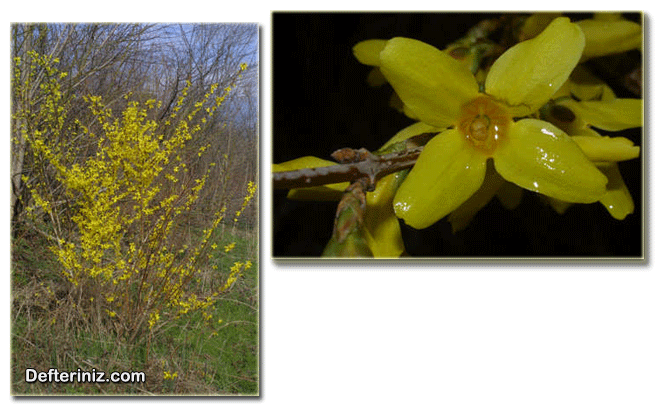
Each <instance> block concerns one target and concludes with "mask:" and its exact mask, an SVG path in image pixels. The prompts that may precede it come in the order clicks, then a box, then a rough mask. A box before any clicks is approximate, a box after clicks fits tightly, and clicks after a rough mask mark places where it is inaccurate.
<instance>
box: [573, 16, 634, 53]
mask: <svg viewBox="0 0 660 406" xmlns="http://www.w3.org/2000/svg"><path fill="white" fill-rule="evenodd" d="M576 24H577V25H579V26H580V28H581V29H582V32H583V33H584V36H585V39H586V45H585V47H584V54H583V56H582V60H586V59H589V58H594V57H597V56H603V55H612V54H618V53H621V52H625V51H629V50H631V49H641V47H642V26H641V25H639V24H637V23H634V22H632V21H627V20H618V21H603V20H582V21H578V22H576Z"/></svg>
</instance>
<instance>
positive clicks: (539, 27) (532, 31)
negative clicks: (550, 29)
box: [518, 13, 561, 41]
mask: <svg viewBox="0 0 660 406" xmlns="http://www.w3.org/2000/svg"><path fill="white" fill-rule="evenodd" d="M557 17H561V14H560V13H534V14H532V15H531V16H529V17H527V18H526V19H525V22H524V23H523V25H522V27H521V28H520V33H519V34H518V41H526V40H528V39H531V38H534V37H536V36H537V35H539V34H540V33H541V32H542V31H543V30H544V29H545V28H546V27H547V26H548V25H549V24H550V23H551V22H552V21H553V20H554V19H555V18H557Z"/></svg>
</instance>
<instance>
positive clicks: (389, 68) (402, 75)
mask: <svg viewBox="0 0 660 406" xmlns="http://www.w3.org/2000/svg"><path fill="white" fill-rule="evenodd" d="M380 70H381V72H382V73H383V75H384V76H385V77H386V78H387V81H388V82H390V84H391V85H392V87H393V88H394V90H395V91H396V92H397V94H398V95H399V97H400V98H401V100H402V101H403V103H404V104H405V106H406V107H407V108H409V109H410V110H412V111H413V113H414V115H415V116H416V117H418V118H419V119H420V120H421V121H424V122H425V123H427V124H430V125H433V126H436V127H441V128H442V127H446V126H448V125H450V124H453V123H454V120H455V119H456V117H457V116H458V114H459V112H460V108H461V106H462V105H463V104H465V103H467V102H468V101H470V100H472V99H473V98H475V97H476V96H477V94H478V92H479V85H478V84H477V81H476V80H475V78H474V76H472V73H470V71H469V70H468V69H467V68H465V67H464V66H463V65H461V63H460V62H458V61H456V60H455V59H454V58H452V57H451V56H449V55H447V54H446V53H444V52H442V51H440V50H439V49H437V48H434V47H432V46H431V45H428V44H425V43H423V42H421V41H417V40H413V39H409V38H393V39H391V40H389V41H388V42H387V45H386V46H385V49H383V51H382V52H381V53H380Z"/></svg>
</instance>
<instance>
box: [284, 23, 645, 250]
mask: <svg viewBox="0 0 660 406" xmlns="http://www.w3.org/2000/svg"><path fill="white" fill-rule="evenodd" d="M275 17H276V18H275V20H274V22H275V27H276V28H275V29H276V32H277V33H279V34H278V36H277V37H278V38H280V41H279V42H276V44H275V47H276V48H277V49H279V50H280V52H279V53H276V55H280V56H279V57H278V58H280V61H281V62H279V61H278V60H277V59H276V60H275V61H274V65H275V67H276V72H283V70H278V68H277V67H278V66H281V67H282V68H283V69H284V67H285V66H292V65H291V64H296V63H297V65H295V66H299V69H298V75H299V78H300V80H299V81H297V82H295V83H292V82H286V86H285V87H282V86H280V85H277V83H276V86H275V88H274V95H275V99H274V106H275V110H274V120H275V121H274V126H275V128H276V131H275V135H274V160H273V162H274V163H275V165H274V169H273V170H274V171H288V170H291V169H296V168H294V166H295V165H294V163H296V162H297V167H298V169H302V170H303V172H301V173H302V174H303V175H301V176H300V178H299V179H298V183H295V182H293V183H291V182H283V183H282V182H279V183H278V179H279V180H281V179H283V178H286V177H289V176H291V175H288V174H287V175H284V174H283V175H284V176H283V175H278V176H276V177H275V176H274V178H273V179H274V180H275V182H276V187H275V189H276V190H278V189H284V190H283V191H282V192H276V195H275V196H276V201H275V208H276V211H275V216H276V217H275V224H274V230H275V234H274V243H275V251H274V256H276V257H277V256H280V255H282V254H283V253H286V252H289V253H293V252H295V251H296V250H298V249H300V251H299V252H301V253H302V252H316V254H312V256H317V255H320V254H321V251H323V254H322V256H325V257H328V256H329V257H340V256H346V255H348V256H354V255H358V256H372V255H373V256H375V257H377V258H383V257H391V256H396V255H397V254H396V253H397V252H399V249H398V248H397V249H391V247H393V246H399V242H400V241H401V244H400V246H401V250H400V251H401V255H405V256H408V255H410V256H413V257H418V256H420V255H421V256H428V255H432V256H436V255H449V256H460V255H464V256H475V255H476V256H488V255H497V256H501V255H510V256H521V255H522V256H525V255H544V256H547V255H558V256H562V255H583V253H591V254H590V255H607V254H608V253H612V255H622V254H623V255H626V253H631V254H632V253H635V252H639V249H640V248H639V247H640V244H639V241H640V236H639V234H637V235H635V234H636V233H638V232H639V230H640V228H639V227H640V226H639V224H640V217H641V216H643V213H644V207H643V206H642V205H641V204H642V202H641V200H640V186H639V182H640V179H641V177H640V176H639V175H638V174H639V166H640V161H641V159H640V158H641V157H642V156H643V154H642V152H643V150H642V148H641V146H642V139H641V131H640V128H641V126H642V125H643V102H642V99H641V98H640V96H641V95H640V93H639V91H638V89H640V88H641V78H642V75H641V65H640V62H639V61H640V53H641V52H642V51H643V47H642V41H641V29H640V27H641V26H640V23H639V22H640V15H639V14H638V15H635V14H634V13H625V14H617V13H600V14H599V13H596V14H591V13H579V14H578V13H568V14H564V13H536V14H529V13H527V14H526V13H509V14H507V13H504V14H496V13H483V14H467V13H447V14H437V15H435V14H432V13H425V14H423V13H420V14H415V13H411V14H395V13H382V14H367V13H346V14H340V15H337V14H330V13H320V14H314V13H312V14H310V15H300V14H298V15H291V14H282V15H280V16H278V15H276V16H275ZM278 22H279V24H278ZM285 22H287V23H285ZM294 22H295V24H294ZM338 25H342V26H343V27H345V30H344V31H342V32H341V33H340V32H338V31H333V30H329V27H332V26H338ZM582 26H585V27H586V28H584V29H583V28H582ZM277 27H280V28H279V29H278V28H277ZM294 27H303V28H305V27H306V28H305V32H309V34H310V35H313V36H314V37H315V38H318V40H319V41H320V43H324V44H333V45H332V46H331V47H323V49H325V51H324V52H326V53H327V55H326V54H324V53H323V52H322V50H321V49H322V48H321V47H320V43H319V44H316V42H305V41H302V39H301V38H300V37H299V36H298V35H297V34H295V32H297V31H299V28H294ZM433 27H435V29H433ZM285 38H287V39H288V40H289V42H285ZM298 39H300V41H299V40H298ZM613 42H616V43H617V46H613V45H612V43H613ZM608 44H609V45H608ZM347 46H348V50H347V49H346V47H347ZM282 51H284V52H282ZM347 51H348V52H347ZM347 57H352V58H353V61H352V62H351V61H350V58H348V60H347ZM285 58H288V62H287V63H286V64H284V61H285V60H286V59H285ZM296 61H297V62H296ZM608 61H616V65H611V66H608ZM355 62H358V63H359V64H360V65H361V66H362V68H356V65H355ZM276 76H277V74H276ZM624 79H625V80H624ZM281 83H282V85H284V84H285V82H281ZM636 86H637V87H636ZM365 94H366V96H365ZM369 95H371V96H369ZM401 113H403V114H401ZM296 140H297V141H296ZM384 141H385V142H384ZM404 144H405V145H404ZM344 150H349V151H354V152H355V153H356V156H358V157H359V158H358V159H357V160H356V161H344V160H343V159H342V158H338V155H335V154H336V151H337V152H339V151H344ZM296 151H299V152H296ZM368 151H373V152H372V153H373V154H375V155H371V154H372V153H370V152H368ZM392 151H398V152H397V153H398V154H400V155H401V156H402V157H403V158H401V159H403V160H407V161H406V162H408V165H404V166H401V168H405V170H400V169H396V170H395V169H394V168H393V169H391V170H389V171H388V170H387V169H386V168H385V167H384V165H385V166H386V163H387V162H395V161H396V162H397V165H400V164H401V161H400V160H399V158H400V157H399V156H396V157H395V158H396V159H391V157H390V156H387V155H384V154H389V153H391V152H392ZM331 154H332V159H334V161H335V162H332V161H330V160H326V159H330V156H331ZM394 155H396V154H394ZM300 157H304V158H300ZM311 157H322V158H323V159H321V160H319V161H313V160H311V159H312V158H311ZM374 157H375V158H374ZM380 157H383V158H382V159H381V158H380ZM313 159H318V158H313ZM321 161H323V162H321ZM346 162H348V164H347V163H346ZM346 165H347V166H346ZM358 167H359V168H358ZM319 168H322V170H318V171H317V169H319ZM327 168H329V169H327ZM397 168H398V167H397ZM326 171H330V172H333V173H334V175H338V174H342V173H343V174H344V175H346V176H343V177H342V176H339V177H327V178H324V179H325V180H324V182H325V183H324V182H320V179H319V177H318V174H320V173H324V172H326ZM392 173H396V174H397V175H398V177H397V181H396V182H394V183H389V182H387V181H386V180H387V179H391V178H390V177H389V176H391V174H392ZM387 174H390V175H389V176H386V175H387ZM299 175H300V174H299ZM308 176H310V177H311V178H313V179H308ZM358 179H360V182H361V183H360V185H358V186H357V187H356V183H355V182H356V181H357V180H358ZM321 180H323V179H321ZM330 180H332V182H329V181H330ZM340 181H341V182H340ZM358 183H359V182H358ZM278 185H279V186H278ZM310 186H312V187H310ZM356 190H357V191H360V193H356ZM384 190H386V191H387V193H384V194H383V193H382V191H384ZM285 191H286V194H284V192H285ZM379 191H380V192H381V194H380V195H382V196H387V197H386V198H385V197H381V198H380V199H379V200H378V203H375V202H374V201H373V197H372V198H371V199H369V197H370V196H378V195H379ZM361 193H362V194H361ZM277 196H281V197H277ZM347 196H349V197H350V198H352V199H353V200H352V202H353V203H352V204H354V206H352V205H351V204H348V203H347V199H346V197H347ZM359 196H364V197H363V198H360V197H359ZM282 198H285V199H286V202H285V201H284V200H282ZM336 199H341V201H340V202H339V203H338V204H337V200H336ZM330 200H333V201H330ZM329 201H330V202H329ZM360 202H362V203H360ZM358 207H359V209H358ZM308 208H309V209H308ZM347 208H351V210H347ZM283 209H284V210H286V211H283ZM306 210H311V212H313V214H311V215H307V216H304V215H302V213H304V212H305V211H306ZM330 213H331V214H330ZM347 213H348V214H347ZM355 213H358V214H355ZM293 216H296V217H295V219H296V220H295V221H292V220H294V217H293ZM327 217H331V218H332V219H333V221H334V227H333V226H332V225H331V226H327V225H324V226H322V225H321V224H320V223H326V222H328V221H327V220H324V219H326V218H327ZM298 218H299V219H300V223H299V222H298V220H297V219H298ZM305 218H306V219H307V221H306V222H305V220H304V219H305ZM284 219H288V220H284ZM347 219H349V221H347ZM296 224H298V225H296ZM384 224H389V225H390V227H384ZM551 224H552V226H551ZM395 225H396V227H394V226H395ZM294 227H295V228H294ZM286 230H290V231H288V232H287V231H286ZM292 230H296V231H298V232H299V233H300V232H302V234H300V237H299V238H295V237H293V236H292V232H291V231H292ZM316 230H318V232H317V231H316ZM324 230H325V231H324ZM354 230H360V231H359V233H354ZM374 230H380V231H379V232H374ZM383 230H388V232H384V231H383ZM569 230H570V231H569ZM312 233H315V234H318V235H319V238H320V240H319V241H317V242H316V244H317V245H316V247H318V248H315V249H314V250H311V251H306V250H307V249H306V248H304V247H305V246H310V247H311V244H312V240H311V238H310V237H311V235H312ZM631 233H632V234H631ZM349 234H350V236H351V239H352V240H351V241H354V242H352V243H351V244H352V245H351V244H349V245H348V246H344V245H341V244H337V243H336V241H339V240H338V239H337V237H336V236H337V235H349ZM616 234H620V235H622V236H623V235H625V237H624V238H619V239H616V240H615V239H614V235H616ZM322 235H325V236H326V237H322ZM597 235H603V236H607V237H605V238H606V239H607V241H606V242H604V241H602V240H599V239H598V238H596V239H594V238H593V236H597ZM356 236H357V239H355V238H356ZM610 239H611V240H612V241H611V242H610V241H609V240H610ZM303 240H308V241H307V242H303ZM324 240H325V242H323V241H324ZM288 241H289V242H288ZM292 241H295V243H294V244H292V243H291V242H292ZM328 241H329V242H328ZM342 241H343V240H342ZM346 241H349V240H348V239H346ZM579 241H581V242H579ZM580 244H581V245H580ZM360 246H362V247H364V248H359V247H360ZM322 247H325V249H323V248H322ZM346 247H348V249H345V248H346ZM366 247H368V248H366ZM378 247H381V248H383V249H382V250H381V251H380V254H378V253H377V252H376V251H377V250H378ZM388 247H389V248H388ZM357 248H359V249H357ZM383 253H386V254H383ZM284 255H285V256H286V255H287V254H284ZM298 255H300V254H298ZM302 255H305V254H302ZM628 255H630V254H628Z"/></svg>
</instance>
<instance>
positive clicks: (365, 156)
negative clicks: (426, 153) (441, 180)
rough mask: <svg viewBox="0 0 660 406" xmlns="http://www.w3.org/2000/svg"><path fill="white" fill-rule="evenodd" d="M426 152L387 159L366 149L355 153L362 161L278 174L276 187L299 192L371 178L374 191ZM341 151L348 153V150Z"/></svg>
mask: <svg viewBox="0 0 660 406" xmlns="http://www.w3.org/2000/svg"><path fill="white" fill-rule="evenodd" d="M422 149H423V147H417V148H414V149H410V150H405V151H403V152H395V153H392V154H387V155H383V156H377V155H374V154H372V153H370V152H368V151H366V150H364V149H360V150H352V151H354V153H355V155H356V156H358V157H360V158H361V159H362V160H360V161H358V162H352V163H344V164H337V165H331V166H324V167H317V168H304V169H298V170H295V171H286V172H275V173H273V182H274V183H273V186H274V188H275V189H295V188H304V187H312V186H321V185H328V184H332V183H342V182H351V183H353V182H354V181H356V180H358V179H360V178H367V179H368V180H369V186H370V189H372V188H373V186H374V185H375V184H376V182H377V181H378V179H380V178H382V177H384V176H386V175H389V174H391V173H394V172H398V171H401V170H404V169H408V168H410V167H411V166H413V165H414V164H415V162H416V161H417V158H418V157H419V154H420V153H421V152H422ZM337 152H341V153H345V152H346V150H339V151H337ZM337 152H336V153H337ZM336 153H335V154H336Z"/></svg>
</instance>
